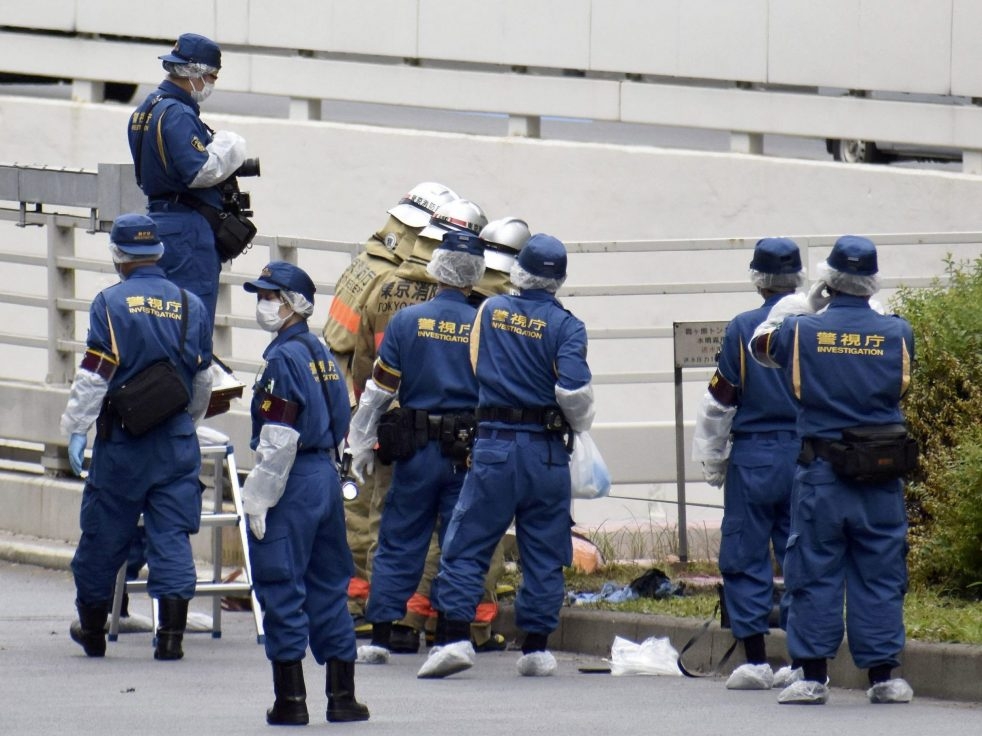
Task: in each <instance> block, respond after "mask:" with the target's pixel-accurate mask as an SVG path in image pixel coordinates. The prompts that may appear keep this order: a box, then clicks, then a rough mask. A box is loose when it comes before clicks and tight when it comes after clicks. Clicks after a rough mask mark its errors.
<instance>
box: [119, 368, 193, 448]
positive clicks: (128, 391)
mask: <svg viewBox="0 0 982 736" xmlns="http://www.w3.org/2000/svg"><path fill="white" fill-rule="evenodd" d="M190 400H191V397H190V396H189V395H188V390H187V387H186V386H185V385H184V381H182V380H181V377H180V376H179V375H178V373H177V369H176V368H175V367H174V365H173V364H172V363H171V362H170V361H167V360H161V361H159V362H157V363H154V364H153V365H151V366H150V367H148V368H145V369H144V370H142V371H140V372H139V373H137V374H136V375H135V376H133V377H132V378H131V379H130V380H128V381H127V382H126V383H124V384H123V385H122V386H119V387H118V388H116V389H114V390H113V391H112V392H111V393H110V394H109V406H110V408H111V410H112V411H113V412H114V413H115V414H116V416H118V417H119V419H120V421H121V422H122V423H123V427H125V428H126V430H127V431H128V432H129V433H130V434H133V435H136V436H140V435H141V434H145V433H146V432H148V431H150V430H151V429H153V428H154V427H156V426H158V425H160V424H163V423H164V422H166V421H167V420H168V419H170V418H171V417H173V416H175V415H177V414H179V413H180V412H182V411H184V410H185V409H187V408H188V403H189V402H190Z"/></svg>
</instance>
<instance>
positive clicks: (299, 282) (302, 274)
mask: <svg viewBox="0 0 982 736" xmlns="http://www.w3.org/2000/svg"><path fill="white" fill-rule="evenodd" d="M242 288H243V289H245V290H246V291H248V292H251V293H253V294H254V293H256V292H257V291H259V290H260V289H269V290H270V291H281V290H283V289H286V290H287V291H295V292H297V293H298V294H302V295H303V297H304V298H305V299H306V300H307V301H308V302H310V303H311V304H313V303H314V292H315V291H317V289H316V288H315V287H314V282H313V281H311V280H310V276H308V275H307V272H306V271H304V270H303V269H302V268H300V267H299V266H294V265H293V264H292V263H287V262H286V261H270V262H269V263H268V264H266V266H265V267H264V268H263V270H262V273H260V274H259V278H258V279H253V280H252V281H246V282H245V283H244V284H243V285H242Z"/></svg>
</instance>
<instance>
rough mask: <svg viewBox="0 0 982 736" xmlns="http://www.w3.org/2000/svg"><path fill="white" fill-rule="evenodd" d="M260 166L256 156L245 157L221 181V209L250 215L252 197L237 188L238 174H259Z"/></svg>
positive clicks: (251, 213) (244, 215)
mask: <svg viewBox="0 0 982 736" xmlns="http://www.w3.org/2000/svg"><path fill="white" fill-rule="evenodd" d="M259 173H260V167H259V159H258V158H247V159H246V160H245V161H243V162H242V165H241V166H240V167H239V168H237V169H236V170H235V173H233V174H232V175H231V176H230V177H229V178H228V179H226V180H225V181H224V182H222V185H221V189H222V209H223V210H224V211H226V212H234V213H235V214H237V215H242V216H243V217H252V216H253V215H254V214H255V213H254V212H253V211H252V198H251V197H250V196H249V192H243V191H242V190H241V189H239V181H238V178H239V177H240V176H259Z"/></svg>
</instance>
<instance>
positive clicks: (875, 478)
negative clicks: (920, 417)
mask: <svg viewBox="0 0 982 736" xmlns="http://www.w3.org/2000/svg"><path fill="white" fill-rule="evenodd" d="M918 452H919V448H918V446H917V440H915V439H914V438H912V437H908V436H907V427H906V426H904V425H903V424H884V425H879V426H872V427H852V428H850V429H844V430H842V440H841V441H833V442H829V443H828V445H827V447H826V448H825V452H824V453H823V454H824V455H825V456H826V459H827V460H828V461H829V464H830V465H831V466H832V470H834V471H835V472H836V474H837V475H839V476H841V477H843V478H850V479H852V480H857V481H862V482H867V483H878V482H884V481H888V480H893V479H894V478H900V477H902V476H904V475H906V474H907V473H909V472H911V471H912V470H915V469H916V468H917V457H918Z"/></svg>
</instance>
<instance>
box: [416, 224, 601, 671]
mask: <svg viewBox="0 0 982 736" xmlns="http://www.w3.org/2000/svg"><path fill="white" fill-rule="evenodd" d="M565 279H566V248H565V246H564V245H563V244H562V243H561V242H560V241H559V240H557V239H556V238H554V237H552V236H550V235H544V234H537V235H533V236H532V237H531V238H530V239H529V241H528V243H527V244H526V246H525V247H524V248H523V249H522V251H521V253H519V255H518V260H517V262H516V263H515V265H514V266H513V267H512V270H511V280H512V283H513V284H514V285H515V286H516V287H517V288H518V289H519V294H518V295H516V296H510V295H501V296H493V297H491V298H489V299H487V300H486V301H485V302H483V303H482V304H481V307H480V309H479V310H478V314H477V317H476V319H475V322H474V328H473V330H472V334H471V364H472V365H473V366H474V372H475V375H476V376H477V383H478V410H477V420H478V431H477V439H476V440H475V442H474V448H473V461H472V465H471V469H470V471H469V472H468V473H467V477H466V479H465V480H464V486H463V488H462V489H461V492H460V498H459V499H458V501H457V506H456V507H455V508H454V512H453V517H452V519H451V521H450V527H449V529H448V530H447V533H446V539H445V541H444V545H443V554H442V556H441V558H440V572H439V573H438V575H437V579H436V580H435V581H434V584H433V587H434V590H433V594H434V601H435V603H436V609H437V611H438V623H437V643H438V644H443V645H445V646H442V647H441V648H440V649H439V650H438V649H436V648H434V649H433V650H432V651H431V652H430V656H429V658H428V659H427V660H426V662H424V663H423V666H422V667H421V668H420V670H419V673H418V675H417V676H418V677H424V678H429V677H444V676H446V675H449V674H453V673H454V672H459V671H460V670H462V669H466V668H468V667H470V666H472V665H473V663H474V658H475V655H474V649H473V647H472V646H471V642H470V622H471V620H473V618H474V611H475V609H476V607H477V603H478V601H479V600H480V599H481V594H482V591H483V587H484V576H485V574H486V573H487V571H488V565H489V563H490V560H491V555H492V553H493V552H494V548H495V545H497V544H498V541H499V540H500V539H501V538H502V536H503V535H504V533H505V532H506V531H507V529H508V527H509V525H510V524H511V522H512V518H514V521H515V531H516V539H517V542H518V551H519V555H520V557H521V559H522V571H523V583H522V586H521V588H520V589H519V591H518V595H517V597H516V599H515V623H516V624H517V625H518V627H519V628H520V629H522V630H523V631H525V632H526V635H525V638H524V641H523V643H522V657H521V658H520V659H519V660H518V664H517V666H518V672H519V674H521V675H523V676H541V675H551V674H552V673H553V672H555V670H556V660H555V657H553V655H552V654H551V653H550V652H549V651H547V646H546V645H547V640H548V637H549V634H550V633H552V632H553V631H554V630H555V629H556V627H557V626H558V625H559V609H560V608H561V607H562V605H563V598H564V580H563V567H564V566H567V565H569V564H570V563H571V562H572V559H573V543H572V537H571V535H570V504H571V498H570V474H569V452H568V450H567V442H566V439H567V436H568V435H569V433H570V432H571V431H577V432H579V431H584V430H587V429H589V428H590V426H591V424H592V423H593V414H594V408H593V388H592V386H591V383H590V381H591V374H590V367H589V365H587V361H586V351H587V337H586V327H585V326H584V325H583V323H582V322H581V321H580V320H578V319H577V318H576V317H574V316H573V315H572V314H571V313H569V312H568V311H566V310H565V309H563V307H562V305H561V304H560V303H559V301H558V300H557V299H556V296H555V294H556V292H557V291H558V290H559V288H560V286H562V284H563V282H564V281H565Z"/></svg>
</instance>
